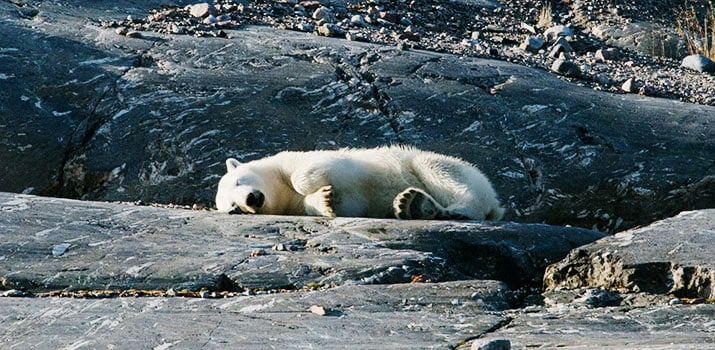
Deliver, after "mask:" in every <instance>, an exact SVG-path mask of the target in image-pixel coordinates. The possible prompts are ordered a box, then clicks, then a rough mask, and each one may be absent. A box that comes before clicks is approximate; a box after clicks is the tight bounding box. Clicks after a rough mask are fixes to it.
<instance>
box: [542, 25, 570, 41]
mask: <svg viewBox="0 0 715 350" xmlns="http://www.w3.org/2000/svg"><path fill="white" fill-rule="evenodd" d="M573 35H574V33H573V29H571V27H569V26H564V25H555V26H553V27H550V28H549V29H547V30H545V31H544V37H546V41H548V42H550V43H553V42H555V41H556V40H558V38H565V37H573Z"/></svg>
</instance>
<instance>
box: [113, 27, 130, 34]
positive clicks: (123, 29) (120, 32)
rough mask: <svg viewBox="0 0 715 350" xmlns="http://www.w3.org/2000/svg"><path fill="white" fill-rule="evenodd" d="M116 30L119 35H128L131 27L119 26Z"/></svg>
mask: <svg viewBox="0 0 715 350" xmlns="http://www.w3.org/2000/svg"><path fill="white" fill-rule="evenodd" d="M114 32H115V33H117V35H121V36H124V35H127V32H129V29H127V27H119V28H117V29H115V30H114Z"/></svg>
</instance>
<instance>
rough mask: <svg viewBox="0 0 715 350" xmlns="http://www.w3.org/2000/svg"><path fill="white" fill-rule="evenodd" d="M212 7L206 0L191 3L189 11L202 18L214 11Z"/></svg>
mask: <svg viewBox="0 0 715 350" xmlns="http://www.w3.org/2000/svg"><path fill="white" fill-rule="evenodd" d="M214 11H215V10H214V8H213V6H212V5H211V4H209V3H207V2H201V3H198V4H194V5H191V6H190V7H189V13H190V14H191V15H192V16H194V17H198V18H204V17H207V16H208V15H210V14H213V13H214Z"/></svg>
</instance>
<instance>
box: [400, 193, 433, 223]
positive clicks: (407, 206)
mask: <svg viewBox="0 0 715 350" xmlns="http://www.w3.org/2000/svg"><path fill="white" fill-rule="evenodd" d="M393 206H394V209H395V217H397V218H398V219H404V220H408V219H427V220H429V219H436V218H438V217H440V216H441V215H442V209H441V207H440V205H439V204H437V202H436V201H435V200H434V198H432V196H430V195H429V194H427V193H425V192H424V191H422V190H419V189H416V188H408V189H407V190H405V191H403V192H401V193H400V194H398V195H397V196H396V197H395V200H394V202H393Z"/></svg>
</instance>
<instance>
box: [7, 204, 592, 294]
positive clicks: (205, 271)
mask: <svg viewBox="0 0 715 350" xmlns="http://www.w3.org/2000/svg"><path fill="white" fill-rule="evenodd" d="M0 208H2V213H3V215H2V217H0V227H2V228H3V232H2V235H3V240H2V243H0V257H1V258H0V260H2V261H3V264H2V265H0V281H1V282H2V286H3V287H4V288H5V289H23V290H26V291H28V292H48V291H53V290H70V291H77V290H113V289H118V290H127V289H145V290H152V289H162V290H168V289H175V290H182V289H187V290H192V291H198V290H201V289H207V290H210V291H219V292H220V291H245V290H255V289H261V290H266V289H291V290H292V289H301V288H304V287H310V286H313V287H314V286H332V285H342V284H346V283H348V284H375V283H379V284H384V283H404V282H411V281H414V280H418V281H434V282H436V281H444V280H449V279H499V280H503V281H506V282H508V283H509V284H510V286H511V287H513V288H514V289H518V288H525V287H528V288H532V287H539V286H540V282H541V279H542V278H543V270H544V268H545V267H546V265H548V264H549V263H552V262H555V261H558V260H560V259H562V258H563V257H565V256H566V254H567V253H568V252H569V251H570V250H571V249H572V248H574V247H577V246H581V245H583V244H587V243H590V242H593V241H595V240H596V239H599V238H601V237H603V234H601V233H598V232H594V231H589V230H584V229H578V228H559V227H549V226H546V225H538V224H511V223H499V224H484V223H479V222H439V221H433V222H429V221H414V222H400V221H397V220H369V219H334V220H328V219H323V218H310V217H278V216H276V217H271V216H249V215H225V214H218V213H216V212H209V211H191V210H180V209H165V208H152V207H139V206H133V205H122V204H111V203H99V202H81V201H71V200H62V199H52V198H42V197H34V196H26V195H14V194H8V193H0Z"/></svg>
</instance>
